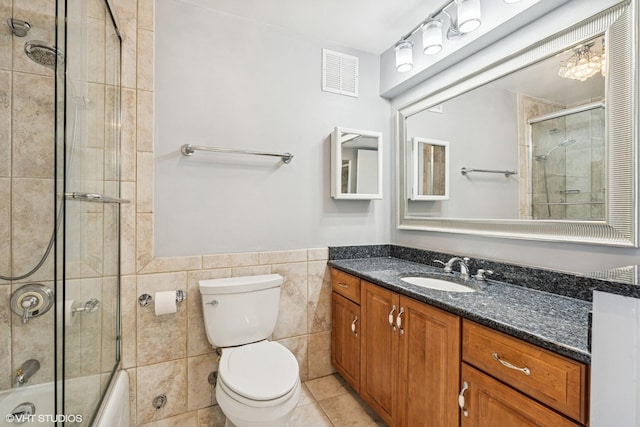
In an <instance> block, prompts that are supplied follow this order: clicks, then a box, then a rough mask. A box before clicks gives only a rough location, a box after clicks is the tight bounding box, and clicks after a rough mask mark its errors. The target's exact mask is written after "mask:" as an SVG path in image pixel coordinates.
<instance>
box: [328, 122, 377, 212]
mask: <svg viewBox="0 0 640 427" xmlns="http://www.w3.org/2000/svg"><path fill="white" fill-rule="evenodd" d="M331 197H333V198H334V199H360V200H371V199H382V133H381V132H374V131H366V130H358V129H347V128H342V127H336V128H335V129H334V131H333V133H332V134H331Z"/></svg>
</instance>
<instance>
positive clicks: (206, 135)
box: [154, 0, 392, 256]
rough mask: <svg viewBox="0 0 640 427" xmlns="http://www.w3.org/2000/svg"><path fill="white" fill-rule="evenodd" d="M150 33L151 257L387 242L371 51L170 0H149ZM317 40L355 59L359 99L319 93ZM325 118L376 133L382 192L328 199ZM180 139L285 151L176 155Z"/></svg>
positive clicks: (383, 117) (328, 123)
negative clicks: (285, 156) (370, 197)
mask: <svg viewBox="0 0 640 427" xmlns="http://www.w3.org/2000/svg"><path fill="white" fill-rule="evenodd" d="M155 34H156V47H157V48H156V58H155V75H156V80H155V81H156V87H155V93H156V99H155V144H156V146H155V180H154V183H155V226H154V228H155V230H154V238H155V254H156V256H178V255H197V254H210V253H228V252H238V251H253V250H278V249H292V248H307V247H318V246H327V245H341V244H365V243H366V244H369V243H388V242H389V240H390V227H389V224H390V223H391V221H390V212H391V181H392V180H391V179H390V178H389V177H390V174H391V170H390V167H391V166H390V165H391V159H390V154H389V153H390V151H391V148H390V144H388V141H389V136H390V110H389V103H388V102H387V101H386V100H384V99H382V98H380V97H379V96H378V87H379V74H380V72H379V56H376V55H372V54H368V53H364V52H360V51H354V50H352V49H348V48H343V47H340V46H335V45H331V44H328V43H323V41H320V40H312V39H309V38H307V37H306V36H303V35H300V34H295V33H292V32H290V31H287V30H285V29H282V28H278V27H273V26H266V25H264V24H261V23H259V22H255V21H251V20H247V19H243V18H239V17H236V16H233V15H229V14H224V13H220V12H217V11H213V10H209V9H205V8H201V7H196V6H191V5H185V4H182V3H179V2H177V1H176V0H158V1H157V2H156V33H155ZM322 48H330V49H333V50H338V51H341V52H345V53H348V54H351V55H356V56H358V57H359V58H360V97H359V98H352V97H348V96H342V95H336V94H331V93H327V92H322V91H321V89H320V86H321V53H322V51H321V49H322ZM335 126H343V127H349V128H355V129H367V130H375V131H381V132H382V133H383V135H384V139H385V142H387V143H386V144H385V152H384V156H385V161H384V172H383V173H384V183H385V184H384V188H383V196H384V199H383V200H376V201H370V202H368V201H334V200H333V199H331V197H330V190H329V177H330V174H329V171H330V168H329V153H330V147H329V145H330V144H329V134H330V132H332V131H333V128H334V127H335ZM185 143H191V144H194V145H208V146H217V147H226V148H239V149H249V150H260V151H273V152H285V151H288V152H291V153H292V154H294V156H295V157H294V159H293V161H292V162H291V163H290V164H288V165H284V164H282V163H281V162H280V161H279V160H278V159H276V158H258V157H253V156H251V157H245V156H235V155H221V154H209V153H203V152H196V153H195V154H194V156H192V157H191V158H185V157H183V156H182V155H181V154H180V152H179V148H180V146H181V145H182V144H185Z"/></svg>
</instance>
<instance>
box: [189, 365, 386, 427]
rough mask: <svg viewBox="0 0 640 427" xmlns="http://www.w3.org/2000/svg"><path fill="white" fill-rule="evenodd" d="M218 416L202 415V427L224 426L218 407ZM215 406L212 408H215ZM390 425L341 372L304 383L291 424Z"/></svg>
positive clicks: (327, 426)
mask: <svg viewBox="0 0 640 427" xmlns="http://www.w3.org/2000/svg"><path fill="white" fill-rule="evenodd" d="M213 408H215V411H214V412H215V413H216V414H215V416H211V417H204V418H201V419H200V420H199V421H200V422H199V423H198V425H199V426H211V427H218V426H224V415H223V414H222V413H221V412H220V411H219V407H217V406H215V407H213ZM213 408H212V409H213ZM332 426H335V427H346V426H349V427H352V426H358V427H359V426H362V427H366V426H372V427H373V426H386V424H385V423H384V422H383V421H382V420H381V419H380V417H378V415H376V413H375V412H373V410H372V409H371V408H369V406H368V405H367V404H366V403H364V402H363V401H362V399H360V397H359V396H358V395H357V394H356V393H355V392H354V391H353V389H352V388H351V387H350V386H349V385H348V384H346V383H345V382H344V380H343V379H342V378H340V376H338V375H337V374H334V375H329V376H326V377H322V378H316V379H314V380H310V381H307V382H305V383H304V384H303V388H302V396H301V397H300V403H298V407H297V408H296V409H295V410H294V412H293V415H292V416H291V419H290V420H289V423H288V424H287V427H332Z"/></svg>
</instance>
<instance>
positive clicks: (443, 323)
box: [360, 281, 460, 427]
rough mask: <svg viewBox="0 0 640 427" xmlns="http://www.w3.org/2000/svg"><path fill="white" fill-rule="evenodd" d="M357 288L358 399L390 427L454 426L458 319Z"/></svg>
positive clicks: (394, 296)
mask: <svg viewBox="0 0 640 427" xmlns="http://www.w3.org/2000/svg"><path fill="white" fill-rule="evenodd" d="M361 286H362V296H361V307H360V309H361V314H362V324H361V337H362V338H361V341H362V343H361V345H362V347H361V374H360V396H361V397H362V398H363V399H364V401H365V402H367V403H368V404H369V405H370V406H371V407H372V408H373V409H374V410H375V411H376V412H377V413H378V415H380V417H381V418H382V419H383V420H384V421H385V422H386V423H387V424H389V425H391V426H421V425H429V426H443V427H444V426H451V427H454V426H457V425H458V419H459V411H458V407H457V405H456V403H457V402H456V399H455V398H452V396H455V395H456V394H457V392H458V385H459V366H460V318H459V317H458V316H455V315H452V314H450V313H447V312H444V311H442V310H439V309H437V308H434V307H431V306H429V305H427V304H423V303H421V302H418V301H416V300H413V299H411V298H408V297H405V296H403V295H399V294H397V293H395V292H392V291H389V290H387V289H384V288H382V287H379V286H376V285H374V284H371V283H368V282H365V281H361Z"/></svg>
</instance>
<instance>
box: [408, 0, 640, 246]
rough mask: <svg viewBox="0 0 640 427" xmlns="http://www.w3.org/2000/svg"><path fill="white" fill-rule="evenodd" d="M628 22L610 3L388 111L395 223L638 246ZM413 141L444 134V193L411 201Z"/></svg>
mask: <svg viewBox="0 0 640 427" xmlns="http://www.w3.org/2000/svg"><path fill="white" fill-rule="evenodd" d="M634 19H635V18H634V14H633V12H632V10H631V8H630V7H629V5H628V4H626V3H621V4H619V5H617V6H615V7H613V8H611V9H608V10H606V11H604V12H602V13H600V14H598V15H596V16H593V17H591V18H590V19H588V20H586V21H584V22H581V23H579V24H576V25H574V26H573V27H570V28H568V29H566V30H564V31H562V32H561V33H559V34H556V35H554V36H552V37H550V38H548V39H545V40H542V41H540V42H538V43H536V44H535V45H533V46H531V47H529V48H527V49H524V50H523V51H521V52H519V53H517V54H515V55H510V56H508V57H506V58H505V59H503V60H501V61H499V62H497V63H495V64H493V65H491V66H489V67H487V68H485V69H483V70H480V71H478V72H475V73H473V74H472V75H469V76H467V77H466V78H464V79H460V80H459V81H457V82H456V83H454V84H448V85H442V86H441V87H443V89H438V90H437V91H435V92H433V93H431V94H429V95H428V96H427V97H426V98H423V99H421V100H418V101H417V102H414V103H411V104H409V105H407V106H405V107H403V108H401V109H400V110H398V111H397V117H396V119H397V121H396V123H397V128H396V131H397V135H396V137H397V141H398V144H397V155H398V170H397V174H398V175H397V181H398V228H400V229H411V230H429V231H441V232H451V233H465V234H477V235H486V236H495V237H505V238H518V239H534V240H552V241H567V242H583V243H594V244H606V245H615V246H633V247H637V231H636V222H637V221H636V214H635V212H636V182H637V176H636V171H635V164H636V158H635V155H634V153H635V152H636V145H637V142H636V139H635V133H636V130H635V128H634V126H635V124H636V122H637V119H636V118H635V116H634V113H633V112H634V111H636V102H637V94H636V87H635V77H634V69H635V64H634V61H635V59H634V56H633V55H632V52H635V51H636V46H635V45H634V44H633V40H634V37H632V34H633V28H634V25H636V24H635V23H634ZM582 58H588V60H587V61H586V62H588V63H589V64H590V65H589V68H591V67H592V66H593V68H594V69H593V70H587V71H591V73H590V74H589V75H588V78H586V77H587V76H586V75H576V76H574V77H578V78H567V77H568V74H569V73H570V72H572V71H580V69H576V70H569V69H570V68H572V66H573V65H572V64H573V63H574V62H579V61H580V60H581V59H582ZM584 62H585V61H582V62H579V64H583V63H584ZM579 64H578V65H579ZM561 74H562V75H564V76H560V75H561ZM578 74H580V73H578ZM435 78H437V77H435ZM437 86H439V85H437V84H434V87H437ZM436 106H437V107H438V108H434V107H436ZM416 137H419V138H426V139H435V140H444V141H448V142H449V152H450V153H449V161H448V162H447V164H448V165H449V166H450V170H449V172H448V173H447V175H446V177H447V178H448V182H449V186H450V187H449V198H443V199H441V200H438V199H431V200H428V201H427V202H425V201H424V199H416V198H415V197H416V194H415V191H414V188H415V187H416V185H415V184H414V183H413V181H414V180H415V176H416V175H415V174H414V173H413V171H414V170H415V169H416V166H415V158H414V157H412V156H411V153H412V151H414V150H413V149H412V147H413V143H412V141H414V140H415V138H416Z"/></svg>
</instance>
